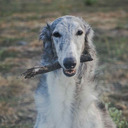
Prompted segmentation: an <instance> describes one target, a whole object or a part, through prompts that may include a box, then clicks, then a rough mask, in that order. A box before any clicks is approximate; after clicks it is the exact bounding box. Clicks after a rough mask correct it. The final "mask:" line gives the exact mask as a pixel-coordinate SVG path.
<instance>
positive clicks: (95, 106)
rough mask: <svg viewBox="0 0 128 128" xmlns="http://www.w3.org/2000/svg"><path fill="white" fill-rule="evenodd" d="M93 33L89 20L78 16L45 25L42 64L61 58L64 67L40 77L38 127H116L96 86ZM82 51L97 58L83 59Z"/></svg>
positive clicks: (60, 62)
mask: <svg viewBox="0 0 128 128" xmlns="http://www.w3.org/2000/svg"><path fill="white" fill-rule="evenodd" d="M92 37H93V30H92V28H91V27H90V26H89V24H87V23H86V22H85V21H84V20H83V19H81V18H78V17H75V16H63V17H60V18H58V19H56V20H55V21H53V22H51V23H49V24H47V25H46V26H45V27H44V28H43V30H42V33H41V34H40V39H42V40H43V48H44V50H43V56H42V64H45V65H46V64H49V63H51V62H52V61H55V60H57V61H58V62H59V64H60V65H61V67H62V68H61V69H58V70H55V71H52V72H49V73H46V74H43V75H42V77H41V79H40V82H39V85H38V88H37V90H36V95H35V101H36V106H37V111H38V114H37V120H36V124H35V128H115V125H114V123H113V122H112V120H111V118H110V117H109V114H108V113H107V110H106V109H105V108H104V105H103V104H101V103H99V101H98V98H97V97H98V96H97V93H96V90H95V89H94V87H95V82H94V73H95V68H96V63H97V57H96V51H95V47H94V45H93V42H92ZM82 53H84V54H86V53H89V54H90V55H91V57H92V58H93V61H90V62H85V63H80V56H81V54H82Z"/></svg>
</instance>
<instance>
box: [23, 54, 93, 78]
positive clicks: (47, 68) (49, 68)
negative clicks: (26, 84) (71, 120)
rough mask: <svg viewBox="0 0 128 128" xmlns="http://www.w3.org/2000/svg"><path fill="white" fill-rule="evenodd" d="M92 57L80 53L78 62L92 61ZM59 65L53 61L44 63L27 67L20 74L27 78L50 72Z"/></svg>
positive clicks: (59, 66) (58, 67)
mask: <svg viewBox="0 0 128 128" xmlns="http://www.w3.org/2000/svg"><path fill="white" fill-rule="evenodd" d="M92 60H93V59H92V57H91V55H90V54H83V55H81V58H80V62H81V63H83V62H87V61H92ZM60 68H61V65H60V64H59V62H54V63H51V64H50V65H46V66H35V67H33V68H30V69H27V71H26V72H24V73H22V75H23V76H24V78H25V79H27V78H31V77H34V76H35V75H37V74H43V73H47V72H51V71H54V70H57V69H60Z"/></svg>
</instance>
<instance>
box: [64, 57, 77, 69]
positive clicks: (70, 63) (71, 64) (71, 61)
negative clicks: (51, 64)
mask: <svg viewBox="0 0 128 128" xmlns="http://www.w3.org/2000/svg"><path fill="white" fill-rule="evenodd" d="M63 65H64V67H65V68H66V69H73V68H75V66H76V59H75V58H71V57H70V58H65V59H64V61H63Z"/></svg>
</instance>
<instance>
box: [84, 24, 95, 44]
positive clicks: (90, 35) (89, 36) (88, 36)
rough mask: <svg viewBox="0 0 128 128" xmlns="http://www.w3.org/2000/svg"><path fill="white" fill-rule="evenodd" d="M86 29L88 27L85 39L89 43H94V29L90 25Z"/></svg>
mask: <svg viewBox="0 0 128 128" xmlns="http://www.w3.org/2000/svg"><path fill="white" fill-rule="evenodd" d="M85 29H86V34H85V41H86V42H88V43H92V39H93V35H94V31H93V30H92V28H91V27H90V26H87V27H86V28H85Z"/></svg>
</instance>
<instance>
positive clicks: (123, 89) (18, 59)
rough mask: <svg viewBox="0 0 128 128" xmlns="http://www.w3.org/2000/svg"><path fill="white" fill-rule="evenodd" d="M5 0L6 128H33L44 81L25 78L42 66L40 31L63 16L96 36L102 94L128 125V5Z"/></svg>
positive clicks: (2, 90) (1, 45)
mask: <svg viewBox="0 0 128 128" xmlns="http://www.w3.org/2000/svg"><path fill="white" fill-rule="evenodd" d="M84 1H85V0H79V1H75V0H22V1H21V0H13V1H11V0H0V128H32V126H33V124H34V121H35V117H36V111H35V104H34V90H35V89H36V86H37V82H38V78H39V77H38V76H37V77H34V78H31V79H28V80H25V79H24V78H23V77H22V76H21V75H20V74H21V73H22V72H24V71H25V70H26V69H27V68H30V67H32V66H35V65H38V64H39V63H40V58H41V54H42V42H41V41H39V40H38V36H39V33H40V29H41V28H42V27H43V26H44V25H45V23H46V22H50V21H52V20H54V19H55V18H57V17H60V16H62V15H75V16H79V17H83V18H84V19H85V21H87V22H88V23H89V24H91V26H92V27H93V29H94V31H95V37H94V43H95V45H96V48H97V52H98V57H99V66H98V69H97V71H96V74H97V75H96V77H97V89H98V90H99V92H100V93H101V99H102V100H103V101H104V102H105V103H110V104H111V106H114V107H116V108H118V109H119V110H122V112H123V116H124V117H125V118H126V119H127V120H128V1H127V0H122V1H121V0H113V1H112V0H97V2H96V3H94V4H92V5H87V4H85V2H84Z"/></svg>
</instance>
